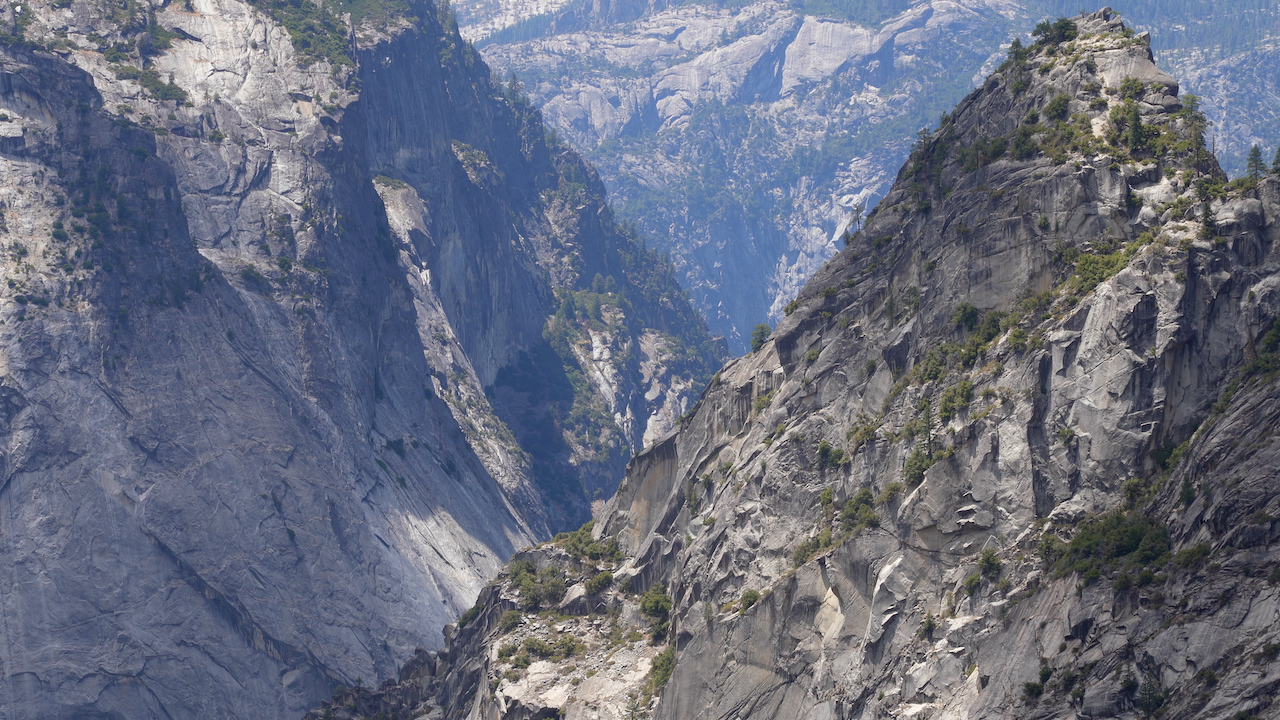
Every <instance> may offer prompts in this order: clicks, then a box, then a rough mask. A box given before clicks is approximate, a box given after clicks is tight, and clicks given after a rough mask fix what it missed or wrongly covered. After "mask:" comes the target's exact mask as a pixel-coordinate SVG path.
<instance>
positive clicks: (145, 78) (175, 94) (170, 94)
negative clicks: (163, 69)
mask: <svg viewBox="0 0 1280 720" xmlns="http://www.w3.org/2000/svg"><path fill="white" fill-rule="evenodd" d="M111 71H112V72H113V73H115V75H116V77H117V78H119V79H121V80H133V81H134V82H136V83H138V84H139V85H141V86H142V87H143V88H145V89H146V91H147V92H148V93H151V95H152V97H154V98H155V99H157V100H173V101H176V102H185V101H186V99H187V91H186V90H183V89H182V88H180V87H178V86H177V85H174V84H173V82H172V81H170V82H167V83H166V82H165V81H163V80H161V79H160V74H159V73H157V72H156V71H155V70H152V69H151V68H146V69H142V70H140V69H138V68H136V67H133V66H132V65H112V66H111Z"/></svg>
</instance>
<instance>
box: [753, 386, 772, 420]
mask: <svg viewBox="0 0 1280 720" xmlns="http://www.w3.org/2000/svg"><path fill="white" fill-rule="evenodd" d="M776 392H777V390H770V391H769V392H767V393H765V394H763V395H761V396H760V397H758V398H756V401H755V404H754V406H753V407H754V409H755V412H756V414H757V415H758V414H760V411H761V410H764V409H765V408H767V407H769V403H771V402H773V396H774V394H775V393H776Z"/></svg>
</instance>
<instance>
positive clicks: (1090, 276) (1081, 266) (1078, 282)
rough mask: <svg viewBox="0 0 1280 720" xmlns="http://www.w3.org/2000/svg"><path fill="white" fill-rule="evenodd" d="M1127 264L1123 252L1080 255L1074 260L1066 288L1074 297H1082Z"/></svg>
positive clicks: (1127, 259) (1127, 261) (1127, 258)
mask: <svg viewBox="0 0 1280 720" xmlns="http://www.w3.org/2000/svg"><path fill="white" fill-rule="evenodd" d="M1128 264H1129V257H1128V256H1127V255H1126V254H1125V253H1123V252H1116V253H1110V254H1108V255H1092V254H1084V255H1081V256H1080V257H1079V259H1078V260H1076V267H1075V272H1074V273H1073V274H1072V275H1071V279H1070V280H1068V281H1067V286H1068V289H1069V290H1070V292H1071V294H1072V295H1073V296H1075V297H1076V298H1082V297H1084V296H1085V295H1088V294H1089V293H1091V292H1093V289H1094V288H1096V287H1098V285H1099V284H1101V283H1102V282H1104V281H1106V280H1108V279H1110V278H1111V276H1112V275H1115V274H1116V273H1118V272H1120V271H1121V270H1123V269H1124V268H1125V266H1126V265H1128Z"/></svg>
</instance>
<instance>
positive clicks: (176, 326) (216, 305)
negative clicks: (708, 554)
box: [0, 0, 716, 718]
mask: <svg viewBox="0 0 1280 720" xmlns="http://www.w3.org/2000/svg"><path fill="white" fill-rule="evenodd" d="M299 7H303V6H299ZM305 7H311V6H310V5H306V6H305ZM312 9H313V10H315V12H317V13H319V15H317V16H316V17H314V18H310V19H308V18H302V19H301V20H299V18H298V17H296V16H292V15H289V14H288V12H289V11H287V9H286V10H281V9H280V8H278V7H275V6H269V5H264V6H263V9H255V7H253V6H250V5H248V4H245V3H241V2H236V1H235V0H225V1H224V0H209V1H208V2H206V1H205V0H197V1H196V2H193V3H185V4H181V3H180V4H174V5H170V6H167V7H164V6H159V5H157V6H150V5H145V4H144V5H138V4H129V5H128V6H127V7H126V6H117V5H110V4H101V3H95V2H79V1H78V0H77V1H76V2H73V3H61V2H59V3H55V4H48V3H40V2H37V3H33V4H28V3H23V4H22V6H21V7H20V8H19V7H17V6H14V7H13V8H9V7H8V6H6V11H5V15H4V16H2V17H0V113H2V114H0V166H2V167H3V170H2V171H0V209H2V210H3V215H2V216H0V245H2V246H3V263H2V267H3V270H2V272H3V275H4V278H5V281H6V282H5V284H4V285H3V286H0V348H3V349H2V350H0V358H2V360H0V363H2V365H0V377H2V380H0V387H3V390H0V393H2V394H3V396H4V398H5V400H4V404H3V413H2V415H0V417H2V420H3V422H2V425H0V443H2V446H3V448H4V450H3V471H2V473H3V474H2V475H0V558H2V560H0V566H2V567H3V570H0V573H2V580H0V584H2V587H0V626H2V627H3V628H4V633H3V639H2V640H0V643H3V645H2V646H0V666H2V668H3V681H0V716H3V717H13V718H18V717H22V718H62V717H102V718H124V717H128V718H151V717H156V718H160V717H226V718H248V717H255V718H257V717H264V716H266V717H297V716H299V715H300V714H301V713H302V712H304V711H305V709H306V708H309V707H313V706H314V705H315V704H316V703H317V702H319V701H320V700H321V699H323V698H326V697H329V696H330V693H331V690H332V688H333V686H334V685H335V684H338V683H345V684H354V683H355V682H356V681H357V680H360V679H363V680H364V681H366V682H374V681H376V680H379V679H382V678H386V677H391V676H394V675H395V673H396V671H397V670H398V668H399V667H400V665H402V664H403V663H404V662H405V661H406V660H407V659H409V658H410V657H412V654H413V652H414V650H415V648H433V647H439V645H440V643H441V637H440V635H439V628H440V627H442V626H443V625H444V624H445V623H446V622H448V621H449V620H452V619H454V618H456V617H457V613H458V612H459V611H460V610H461V609H463V608H466V607H468V606H469V605H470V604H471V603H472V601H473V599H474V597H475V596H476V594H477V593H478V592H479V591H480V589H481V588H482V587H483V586H484V584H485V583H486V582H487V581H488V580H489V579H490V578H491V577H492V576H493V575H494V574H495V573H497V572H498V570H499V569H500V568H501V566H502V564H503V562H504V561H505V560H507V559H508V558H509V557H510V556H511V554H512V553H513V552H514V551H515V550H516V549H517V548H519V547H523V546H525V545H528V544H529V543H530V542H533V541H535V540H537V539H539V538H545V537H548V536H550V535H551V534H552V533H553V532H555V531H556V530H558V529H562V528H564V527H574V526H576V525H578V524H580V523H581V522H582V520H583V519H585V518H586V517H588V516H589V510H588V504H589V502H590V501H591V499H592V495H591V493H592V490H593V489H595V488H598V489H599V490H598V491H597V493H596V494H607V493H610V492H612V489H613V484H612V483H613V482H616V480H614V478H616V477H617V476H618V475H616V474H614V475H611V473H618V472H620V469H621V467H622V466H623V465H624V464H625V462H626V458H627V457H628V456H629V455H630V453H631V452H632V451H633V450H635V449H639V447H640V446H641V443H642V442H643V438H644V436H645V434H646V433H649V434H651V435H652V434H656V433H662V432H663V431H664V428H665V427H668V426H669V424H670V423H671V422H672V421H673V420H674V418H675V417H678V416H679V415H680V414H682V413H683V412H684V411H685V410H686V409H687V406H688V404H689V403H690V401H691V397H690V395H691V392H692V391H693V390H695V389H696V388H697V387H698V386H697V385H696V384H695V383H696V381H695V380H694V375H695V373H694V372H693V369H696V368H698V367H701V365H702V364H705V362H706V361H707V358H708V357H715V355H714V353H715V352H716V348H715V347H714V343H712V342H711V341H709V340H708V338H707V336H706V331H705V326H701V325H699V324H698V322H697V318H696V316H695V315H694V313H693V312H692V310H691V309H690V308H689V306H688V303H687V302H686V301H685V300H684V298H683V296H682V295H681V294H680V293H679V290H678V286H677V285H675V283H674V281H673V280H672V274H671V273H672V271H671V268H670V267H669V266H668V265H665V264H663V263H662V262H661V260H660V258H658V257H657V255H656V254H654V253H653V252H652V251H649V250H647V249H645V248H644V247H643V244H642V243H641V242H639V241H638V240H636V239H635V238H634V237H633V236H630V235H627V234H624V233H622V232H620V231H618V230H617V229H616V228H615V227H614V226H613V222H612V219H611V217H610V214H609V211H608V208H607V206H606V205H605V204H604V201H603V190H602V188H601V186H600V183H599V180H598V179H597V178H596V177H595V175H594V174H593V173H592V172H591V171H590V170H589V169H588V168H586V166H585V165H584V164H583V163H582V161H581V160H580V159H578V158H577V157H576V156H575V155H573V154H572V153H571V152H569V151H568V150H567V149H566V148H565V147H564V146H562V145H557V144H554V143H551V144H549V143H548V142H547V141H546V138H545V130H544V128H543V126H542V125H541V121H540V118H539V115H538V113H537V112H536V111H534V110H533V109H532V108H531V107H530V106H529V105H528V103H527V102H525V101H523V99H522V98H519V97H516V96H514V95H513V96H511V97H510V98H507V97H504V95H503V91H502V89H501V88H500V87H497V86H494V85H491V84H490V82H489V78H488V69H487V68H486V67H485V66H484V64H483V63H481V62H480V61H479V60H478V58H477V56H476V55H475V54H474V52H473V51H472V50H471V49H470V47H469V46H468V45H466V44H465V43H464V42H462V41H461V39H460V38H459V37H458V35H457V33H456V28H455V26H454V25H452V20H451V19H450V18H449V17H448V16H447V15H446V16H444V17H440V16H438V15H437V13H436V11H435V9H434V7H433V6H432V5H430V4H426V5H422V6H414V7H412V8H408V7H405V8H400V10H401V11H403V13H406V14H402V15H395V14H394V13H393V14H391V15H388V16H385V17H383V18H381V21H380V22H373V21H370V22H367V23H365V24H362V25H357V27H356V29H358V30H359V34H360V36H361V40H360V44H359V45H356V44H354V43H348V32H347V28H346V26H345V25H343V24H342V23H341V22H340V21H336V20H335V18H333V17H332V16H331V15H325V14H324V12H323V11H321V10H317V9H315V8H312ZM300 12H302V11H300ZM272 13H276V14H272ZM407 13H412V14H415V15H416V17H414V18H410V17H409V15H408V14H407ZM312 20H314V21H315V22H314V23H311V21H312ZM282 23H283V24H282ZM309 23H310V24H309ZM326 23H327V24H326ZM593 278H600V283H601V285H602V287H600V288H598V292H595V291H593ZM575 299H576V300H578V301H581V303H582V304H585V305H590V307H588V308H585V309H584V310H583V311H581V312H576V313H574V314H573V315H572V316H568V315H567V314H561V316H560V317H557V316H556V313H557V312H559V310H558V309H560V308H563V307H564V306H565V303H566V302H568V303H569V306H570V307H571V308H573V307H576V305H575V304H574V303H573V302H570V301H571V300H575ZM587 301H591V302H589V303H588V302H587ZM549 327H550V328H552V329H554V332H553V333H550V335H551V337H553V338H554V339H555V340H556V341H557V342H558V343H559V345H558V346H557V348H558V349H553V350H551V351H550V352H551V355H550V360H548V361H547V362H546V363H544V364H543V366H542V367H541V368H540V372H542V375H539V376H536V377H534V378H533V379H531V380H529V381H528V382H526V383H525V385H524V386H523V387H522V388H520V389H519V392H516V391H513V393H512V394H514V395H516V396H517V397H521V395H520V394H519V393H520V392H523V393H526V394H528V393H535V392H539V391H543V389H544V386H545V384H546V383H545V379H546V378H547V377H551V378H552V379H555V377H556V373H559V376H558V377H559V378H560V379H561V381H562V385H560V386H555V387H556V389H557V390H559V389H560V388H561V387H567V394H565V395H563V396H557V398H556V402H558V403H559V404H558V405H557V404H555V403H550V404H549V405H548V407H550V408H551V409H550V412H553V413H554V412H558V411H559V408H561V407H563V409H564V412H563V418H564V419H563V420H561V419H559V418H551V419H550V420H547V419H546V418H542V417H538V418H535V420H537V421H539V424H537V425H536V426H534V427H535V429H536V430H538V431H539V432H541V433H542V434H543V435H542V436H543V437H545V438H551V439H553V440H555V441H557V442H558V443H559V444H558V445H555V446H554V451H553V452H550V453H549V454H547V455H545V456H544V457H542V458H539V457H537V456H534V457H533V458H532V459H531V454H530V453H528V452H526V451H525V450H524V449H523V448H522V446H521V442H522V441H523V440H524V439H525V436H526V435H527V434H528V432H529V426H528V424H527V423H526V422H525V421H524V419H523V418H521V417H519V416H518V415H515V414H513V413H511V412H509V407H510V403H509V402H508V403H507V405H505V406H504V405H503V404H502V398H501V397H499V393H498V390H497V389H498V388H500V387H501V386H502V382H501V377H502V375H503V373H504V372H515V371H518V370H519V369H520V368H522V367H524V366H525V364H527V362H528V361H527V358H528V357H529V356H530V354H531V353H535V352H538V351H540V350H542V349H544V348H547V347H549V341H548V339H547V336H546V334H544V331H547V330H548V328H549ZM589 333H594V334H589ZM593 351H594V354H593ZM707 353H709V355H707ZM579 356H581V358H582V359H581V360H578V359H577V358H578V357H579ZM618 356H625V357H618ZM566 376H571V377H566ZM602 379H607V380H608V381H609V382H608V383H605V382H603V380H602ZM571 380H572V382H570V381H571ZM540 383H541V384H540ZM579 406H583V407H586V408H587V409H588V410H591V411H593V412H596V414H597V415H598V416H603V421H601V422H599V423H597V424H596V425H594V428H593V434H592V437H591V438H589V440H590V441H588V440H584V439H582V436H581V435H579V434H576V431H575V428H574V426H573V425H572V424H571V422H570V421H569V418H570V417H571V411H573V410H576V409H578V408H579ZM504 413H505V415H504ZM584 413H585V411H584ZM591 417H592V418H593V419H594V418H595V417H596V416H591ZM541 447H542V446H534V447H532V448H531V450H533V449H540V448H541ZM548 458H549V459H548ZM540 461H541V462H545V463H548V464H551V465H553V466H554V467H555V468H558V469H561V470H562V471H563V472H562V473H561V475H560V476H559V482H560V483H561V484H560V485H554V486H553V485H549V484H547V483H546V482H545V481H544V480H545V477H546V474H545V472H542V471H541V470H540V468H539V467H538V465H537V463H538V462H540ZM611 480H612V482H611ZM584 486H585V487H584Z"/></svg>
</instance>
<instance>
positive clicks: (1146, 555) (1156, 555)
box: [1041, 510, 1169, 585]
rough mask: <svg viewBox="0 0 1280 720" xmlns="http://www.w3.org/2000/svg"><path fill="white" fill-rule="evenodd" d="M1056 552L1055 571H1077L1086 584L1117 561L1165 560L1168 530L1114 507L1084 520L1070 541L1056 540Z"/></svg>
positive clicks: (1152, 562) (1148, 562) (1136, 564)
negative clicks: (1062, 543) (1111, 510)
mask: <svg viewBox="0 0 1280 720" xmlns="http://www.w3.org/2000/svg"><path fill="white" fill-rule="evenodd" d="M1046 542H1048V541H1047V540H1044V539H1042V541H1041V553H1042V555H1045V554H1047V553H1045V543H1046ZM1058 551H1059V552H1060V555H1059V557H1058V559H1057V561H1056V563H1055V570H1056V572H1057V574H1058V575H1059V576H1063V575H1067V574H1069V573H1072V572H1076V573H1079V574H1080V575H1081V576H1083V578H1084V581H1085V584H1086V585H1088V584H1090V583H1092V582H1093V581H1094V580H1097V579H1098V578H1099V577H1101V575H1102V572H1103V571H1104V570H1106V569H1108V568H1109V567H1112V566H1115V565H1118V564H1121V563H1123V564H1127V565H1129V566H1131V567H1141V566H1151V565H1163V564H1164V563H1166V562H1168V559H1169V533H1168V531H1167V530H1165V528H1164V527H1163V526H1162V525H1158V524H1156V523H1155V522H1154V521H1152V520H1149V519H1147V518H1145V517H1142V516H1141V515H1139V514H1137V513H1136V512H1129V513H1125V512H1122V511H1119V510H1117V511H1114V512H1110V513H1107V514H1106V515H1102V516H1099V517H1096V518H1091V519H1089V520H1085V521H1084V522H1083V523H1081V524H1080V527H1079V529H1078V530H1077V532H1076V536H1075V537H1074V538H1072V539H1071V542H1070V543H1067V544H1066V545H1065V546H1061V542H1060V541H1059V548H1058ZM1046 559H1047V558H1046Z"/></svg>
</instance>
